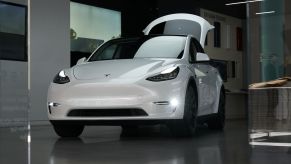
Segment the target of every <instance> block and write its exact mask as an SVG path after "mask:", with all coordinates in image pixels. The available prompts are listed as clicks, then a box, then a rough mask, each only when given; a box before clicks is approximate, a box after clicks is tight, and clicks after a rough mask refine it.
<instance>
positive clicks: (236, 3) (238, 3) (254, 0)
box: [225, 0, 264, 6]
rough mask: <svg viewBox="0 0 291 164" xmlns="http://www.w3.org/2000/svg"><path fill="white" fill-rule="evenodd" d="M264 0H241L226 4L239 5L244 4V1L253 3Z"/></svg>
mask: <svg viewBox="0 0 291 164" xmlns="http://www.w3.org/2000/svg"><path fill="white" fill-rule="evenodd" d="M262 1H264V0H252V1H241V2H234V3H227V4H225V5H226V6H230V5H240V4H246V3H254V2H262Z"/></svg>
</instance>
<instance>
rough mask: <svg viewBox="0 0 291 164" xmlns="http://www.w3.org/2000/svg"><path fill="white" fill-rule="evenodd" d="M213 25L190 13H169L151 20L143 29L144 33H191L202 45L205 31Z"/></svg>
mask: <svg viewBox="0 0 291 164" xmlns="http://www.w3.org/2000/svg"><path fill="white" fill-rule="evenodd" d="M213 28H214V26H212V25H211V24H209V23H208V22H207V21H206V20H205V19H203V18H202V17H199V16H197V15H192V14H170V15H166V16H163V17H160V18H158V19H156V20H154V21H152V22H151V23H150V24H149V25H148V26H147V27H146V28H145V29H144V30H143V32H144V34H145V35H149V34H165V35H192V36H193V37H194V38H196V39H197V40H198V41H199V42H200V44H201V45H202V47H204V42H205V38H206V35H207V32H208V31H209V30H211V29H213Z"/></svg>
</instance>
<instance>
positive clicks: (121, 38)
mask: <svg viewBox="0 0 291 164" xmlns="http://www.w3.org/2000/svg"><path fill="white" fill-rule="evenodd" d="M158 36H181V37H191V35H161V34H150V35H141V36H135V37H119V38H114V39H111V40H112V41H118V40H128V39H133V40H134V39H143V38H152V37H158ZM194 39H195V38H194Z"/></svg>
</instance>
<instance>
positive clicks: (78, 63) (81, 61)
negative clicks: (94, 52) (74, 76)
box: [77, 57, 86, 65]
mask: <svg viewBox="0 0 291 164" xmlns="http://www.w3.org/2000/svg"><path fill="white" fill-rule="evenodd" d="M85 61H86V57H82V58H81V59H79V60H78V61H77V65H80V64H82V63H84V62H85Z"/></svg>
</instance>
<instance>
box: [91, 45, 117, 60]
mask: <svg viewBox="0 0 291 164" xmlns="http://www.w3.org/2000/svg"><path fill="white" fill-rule="evenodd" d="M116 48H117V44H112V45H110V46H108V47H107V48H106V49H105V50H104V51H103V52H102V53H101V54H99V55H98V56H97V58H96V59H95V60H111V59H112V58H113V56H114V53H115V51H116Z"/></svg>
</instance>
